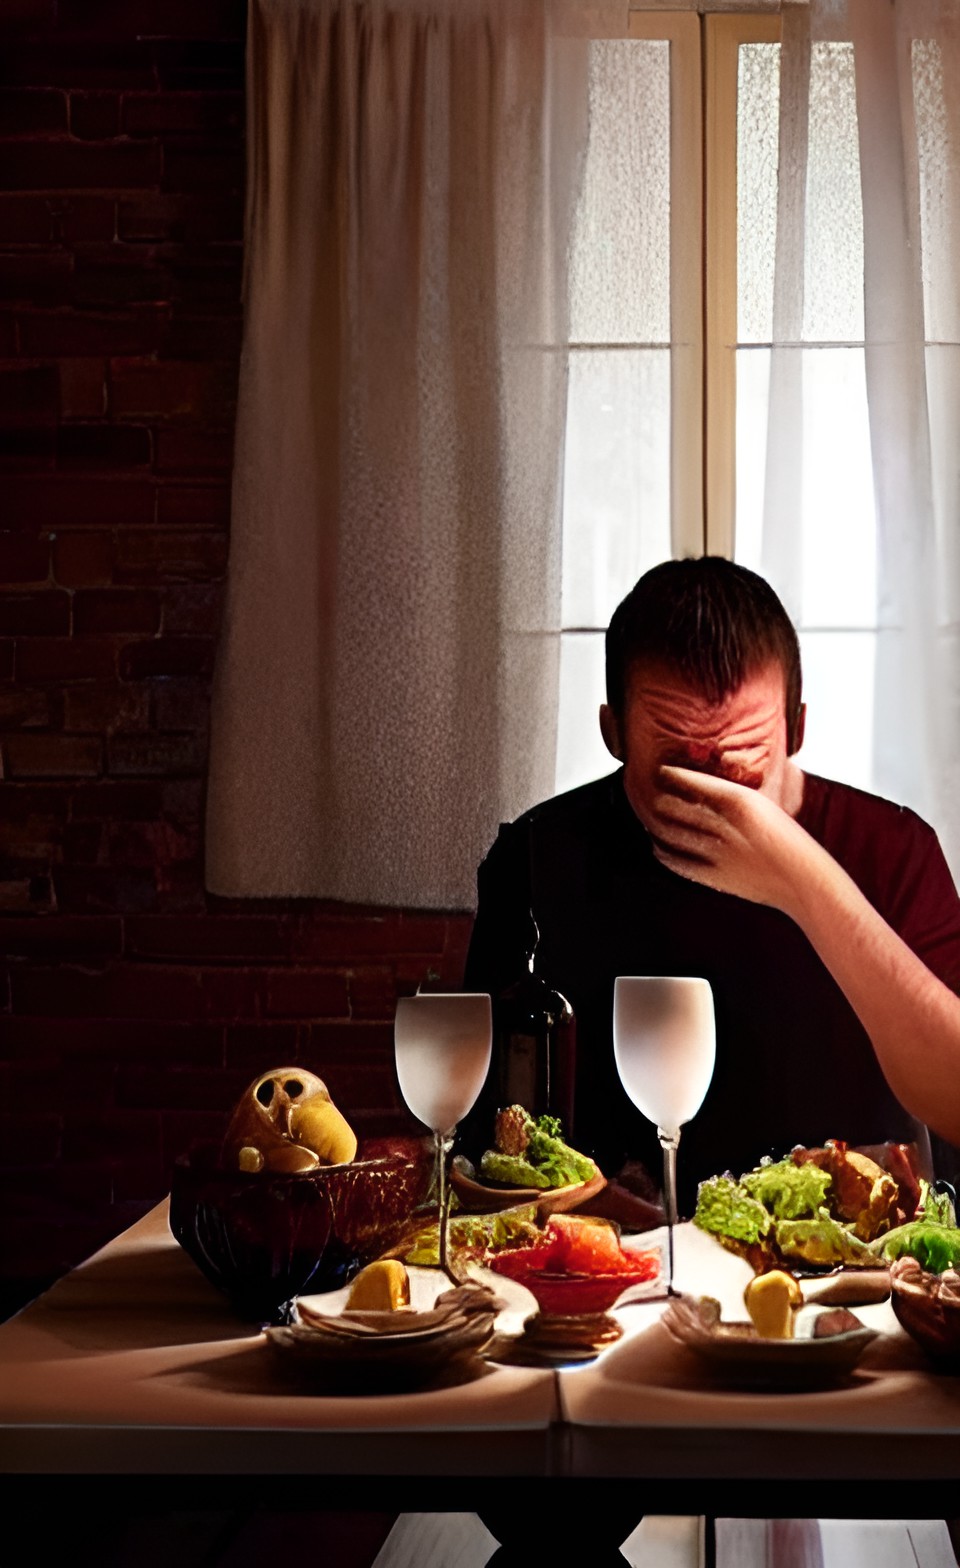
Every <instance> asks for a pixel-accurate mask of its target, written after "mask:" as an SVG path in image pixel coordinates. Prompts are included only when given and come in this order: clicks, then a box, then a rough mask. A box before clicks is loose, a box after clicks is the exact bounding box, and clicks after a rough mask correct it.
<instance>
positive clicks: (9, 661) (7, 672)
mask: <svg viewBox="0 0 960 1568" xmlns="http://www.w3.org/2000/svg"><path fill="white" fill-rule="evenodd" d="M15 647H16V644H15V643H14V642H12V641H9V640H8V641H6V642H4V641H3V640H0V680H5V681H8V680H10V678H11V677H12V675H13V658H14V649H15Z"/></svg>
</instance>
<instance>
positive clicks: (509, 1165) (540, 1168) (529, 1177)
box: [480, 1105, 597, 1192]
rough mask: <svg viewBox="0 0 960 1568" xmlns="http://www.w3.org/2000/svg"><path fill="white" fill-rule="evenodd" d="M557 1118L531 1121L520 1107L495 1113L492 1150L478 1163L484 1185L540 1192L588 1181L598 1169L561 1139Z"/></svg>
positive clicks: (516, 1106) (487, 1151)
mask: <svg viewBox="0 0 960 1568" xmlns="http://www.w3.org/2000/svg"><path fill="white" fill-rule="evenodd" d="M560 1132H561V1129H560V1122H559V1120H558V1118H557V1117H556V1116H540V1117H538V1118H537V1119H536V1121H535V1120H534V1118H533V1117H532V1116H531V1115H530V1114H529V1112H527V1111H525V1110H524V1108H523V1106H522V1105H511V1106H509V1107H508V1108H507V1109H506V1110H505V1111H498V1112H497V1121H496V1134H495V1140H496V1141H495V1147H494V1148H492V1149H487V1150H486V1151H485V1153H484V1155H483V1157H482V1159H481V1161H480V1176H481V1178H482V1179H483V1180H484V1181H487V1182H495V1183H496V1184H497V1185H499V1186H502V1187H535V1188H538V1189H540V1190H541V1191H543V1192H547V1191H549V1190H550V1189H551V1188H555V1187H570V1186H573V1185H574V1184H575V1183H577V1182H584V1181H590V1180H591V1179H592V1178H593V1177H594V1176H596V1174H597V1165H596V1164H595V1162H594V1161H593V1160H591V1159H589V1158H588V1157H587V1155H585V1154H580V1153H578V1151H577V1150H576V1149H571V1147H570V1145H569V1144H568V1143H565V1142H564V1141H563V1138H562V1137H561V1136H560Z"/></svg>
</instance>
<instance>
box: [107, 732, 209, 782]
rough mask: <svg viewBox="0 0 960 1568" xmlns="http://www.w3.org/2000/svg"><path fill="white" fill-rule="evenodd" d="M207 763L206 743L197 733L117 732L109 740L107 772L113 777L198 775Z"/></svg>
mask: <svg viewBox="0 0 960 1568" xmlns="http://www.w3.org/2000/svg"><path fill="white" fill-rule="evenodd" d="M205 762H206V746H205V745H204V744H203V743H202V741H201V740H198V738H197V737H196V736H194V735H114V736H111V737H110V738H109V739H108V741H107V772H108V773H109V774H110V775H111V776H112V777H114V778H118V777H120V778H122V777H123V776H124V775H128V776H129V775H132V776H134V777H136V776H138V775H145V776H147V777H150V776H162V775H166V774H171V773H194V774H196V773H200V772H201V771H202V769H203V766H204V763H205Z"/></svg>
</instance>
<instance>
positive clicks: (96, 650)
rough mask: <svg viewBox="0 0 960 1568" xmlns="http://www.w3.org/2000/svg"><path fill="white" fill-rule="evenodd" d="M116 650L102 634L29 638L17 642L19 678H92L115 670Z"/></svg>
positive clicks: (108, 674) (38, 679) (53, 679)
mask: <svg viewBox="0 0 960 1568" xmlns="http://www.w3.org/2000/svg"><path fill="white" fill-rule="evenodd" d="M116 657H117V656H116V650H115V648H114V646H113V644H112V643H108V642H105V641H104V639H103V638H102V637H86V638H83V637H44V638H38V639H33V638H30V639H29V640H26V641H24V642H21V643H19V644H18V645H17V679H18V680H32V681H48V680H49V681H56V680H90V679H97V678H106V677H108V676H110V675H113V674H115V673H116Z"/></svg>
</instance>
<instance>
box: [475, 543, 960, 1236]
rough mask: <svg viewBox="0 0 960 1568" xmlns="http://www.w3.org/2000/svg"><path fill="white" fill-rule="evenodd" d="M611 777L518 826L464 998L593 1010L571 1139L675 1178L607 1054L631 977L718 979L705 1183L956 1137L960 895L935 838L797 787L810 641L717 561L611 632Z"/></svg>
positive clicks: (497, 860)
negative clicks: (537, 987)
mask: <svg viewBox="0 0 960 1568" xmlns="http://www.w3.org/2000/svg"><path fill="white" fill-rule="evenodd" d="M606 653H607V702H606V703H605V704H604V706H603V707H602V709H601V712H600V724H601V730H602V733H603V737H604V740H605V742H606V744H607V747H608V749H609V750H610V751H611V752H612V754H613V756H614V757H616V758H617V760H618V761H619V762H621V763H622V767H621V768H620V769H619V771H617V772H616V773H614V774H612V775H611V776H609V777H607V778H603V779H599V780H597V781H596V782H595V783H592V784H588V785H586V786H584V787H582V788H580V789H576V790H572V791H570V792H569V793H568V794H566V795H561V796H559V797H557V798H556V799H554V800H550V801H547V802H545V803H543V804H542V805H540V806H537V807H535V808H534V809H533V810H532V811H529V812H527V813H526V814H525V815H524V816H522V817H520V818H519V819H518V821H517V822H515V823H513V824H509V825H505V826H504V827H503V828H501V831H500V834H499V836H498V838H497V841H496V843H495V844H494V846H493V848H492V849H491V851H490V853H489V854H488V856H487V858H486V860H485V861H484V863H483V865H482V866H481V868H480V872H479V877H478V886H479V906H478V911H477V919H476V923H475V927H474V932H473V938H472V942H471V946H470V952H469V955H468V960H467V972H466V980H465V983H466V985H467V987H468V988H469V989H477V990H490V991H491V992H492V993H493V994H494V995H495V994H496V993H497V992H498V991H499V990H500V989H502V988H503V987H504V986H505V985H507V984H508V983H510V981H512V980H514V979H516V978H517V977H518V975H519V973H520V969H521V966H522V962H523V954H524V939H525V931H526V929H527V923H528V917H529V912H530V911H531V910H532V912H533V915H534V918H535V919H536V921H537V924H538V926H539V929H540V945H539V949H538V953H537V967H538V970H539V972H540V973H541V974H542V975H543V976H544V977H545V978H546V979H547V980H549V982H550V983H551V985H553V986H556V987H557V988H558V989H559V990H561V991H563V992H564V993H565V994H566V995H567V996H568V997H569V999H570V1001H571V1003H572V1005H573V1008H574V1012H575V1014H576V1018H577V1053H578V1054H577V1079H576V1109H575V1116H574V1126H573V1128H572V1129H571V1140H572V1141H573V1142H574V1143H575V1144H577V1145H578V1146H579V1147H581V1148H583V1149H585V1150H588V1151H590V1152H593V1153H594V1155H595V1157H596V1158H597V1159H598V1160H599V1162H600V1164H601V1167H602V1168H603V1169H604V1171H605V1172H607V1174H615V1173H616V1172H617V1171H618V1170H619V1169H620V1166H621V1163H622V1162H623V1160H624V1159H625V1158H628V1157H633V1158H636V1157H639V1158H640V1159H642V1160H643V1161H644V1163H645V1164H646V1165H647V1166H648V1168H649V1169H650V1170H651V1171H655V1170H657V1169H658V1168H659V1150H658V1145H657V1141H656V1133H655V1129H654V1128H652V1127H651V1126H650V1124H649V1123H647V1122H645V1120H644V1118H643V1117H642V1116H640V1114H639V1113H638V1112H637V1111H635V1110H634V1109H633V1107H632V1106H631V1105H630V1103H629V1102H628V1101H627V1098H626V1095H625V1093H624V1091H623V1089H622V1087H621V1085H620V1082H619V1079H618V1076H617V1072H616V1067H615V1064H614V1060H613V1050H612V1039H611V1030H612V998H613V982H614V979H615V977H616V976H617V975H618V974H690V975H702V976H705V977H706V979H708V980H709V981H710V983H711V986H712V988H713V992H714V1000H715V1006H716V1018H717V1066H716V1072H715V1075H714V1079H713V1083H712V1085H711V1088H710V1091H709V1093H708V1095H707V1098H706V1100H705V1101H704V1104H703V1106H702V1108H701V1110H700V1112H699V1113H698V1115H697V1116H696V1117H695V1118H694V1120H693V1121H692V1122H691V1124H690V1125H689V1127H687V1128H686V1129H685V1131H684V1134H683V1139H682V1142H681V1145H680V1155H679V1160H678V1176H679V1186H680V1207H681V1212H686V1213H689V1212H691V1211H692V1205H693V1202H694V1199H695V1193H696V1185H697V1182H698V1181H700V1180H702V1179H703V1178H705V1177H707V1176H709V1175H712V1174H715V1173H717V1172H720V1171H723V1170H726V1169H732V1170H733V1171H734V1172H735V1173H737V1174H739V1172H740V1171H741V1170H745V1169H748V1168H749V1167H750V1166H751V1165H753V1164H755V1163H756V1162H757V1160H759V1159H760V1158H761V1157H762V1156H763V1155H764V1154H767V1153H773V1154H774V1155H779V1154H782V1153H784V1152H786V1151H787V1150H788V1149H790V1148H791V1147H792V1146H793V1145H794V1144H796V1143H806V1144H814V1143H819V1142H822V1141H823V1140H824V1139H826V1138H829V1137H834V1138H841V1139H844V1140H845V1141H847V1142H848V1143H851V1144H859V1145H866V1144H873V1143H880V1142H883V1141H885V1140H887V1139H893V1140H896V1141H911V1140H912V1139H914V1138H915V1137H916V1136H917V1131H918V1129H917V1123H918V1122H919V1123H922V1124H927V1125H928V1126H930V1127H931V1128H933V1129H934V1130H935V1131H936V1132H938V1133H939V1134H941V1135H942V1136H943V1137H944V1138H946V1139H948V1140H951V1141H953V1142H960V1000H958V998H957V996H956V995H955V994H954V992H955V991H956V989H958V988H960V900H958V898H957V894H956V890H955V888H954V886H953V882H952V879H951V876H950V872H949V870H948V868H947V866H946V863H945V861H944V858H943V855H942V852H941V850H940V848H939V845H938V843H937V840H936V836H935V834H934V833H933V830H932V829H931V828H929V827H928V826H927V825H926V824H925V823H924V822H922V821H921V820H920V819H919V818H918V817H916V816H915V815H914V814H913V813H912V812H910V811H907V810H904V809H902V808H900V807H898V806H895V805H892V804H891V803H890V802H887V801H883V800H880V799H879V798H877V797H876V796H872V795H867V794H865V793H863V792H861V791H858V790H855V789H852V788H850V787H848V786H846V785H842V784H838V783H835V782H831V781H829V780H826V779H821V778H817V777H815V776H813V775H808V774H804V773H803V772H802V771H801V770H800V768H799V767H798V765H797V763H796V761H795V760H794V758H795V757H796V754H797V752H798V751H799V749H800V745H801V742H802V739H803V724H804V708H803V705H802V703H801V675H800V656H799V646H798V643H797V637H796V633H795V632H794V629H793V627H792V625H791V624H790V621H789V618H788V617H787V614H786V612H785V610H784V609H783V606H782V605H781V604H780V601H779V600H778V599H777V597H776V595H775V594H774V593H773V591H772V589H771V588H770V587H769V586H768V585H767V584H766V583H765V582H764V581H763V579H762V578H760V577H758V576H756V574H754V573H752V572H749V571H747V570H746V569H745V568H743V567H740V566H737V565H734V564H733V563H731V562H729V561H726V560H723V559H721V558H718V557H705V558H702V559H700V560H686V561H670V562H665V563H663V564H662V565H660V566H658V567H655V568H654V569H653V570H652V571H650V572H648V573H647V574H646V575H645V576H644V577H642V578H641V579H640V581H639V582H638V583H637V584H636V586H635V587H634V589H633V590H632V591H631V593H630V594H628V595H627V598H626V599H625V600H624V601H623V603H622V604H621V605H620V606H619V608H618V609H617V611H616V612H615V614H614V617H613V619H612V621H611V623H610V628H609V631H608V633H607V648H606Z"/></svg>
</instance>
